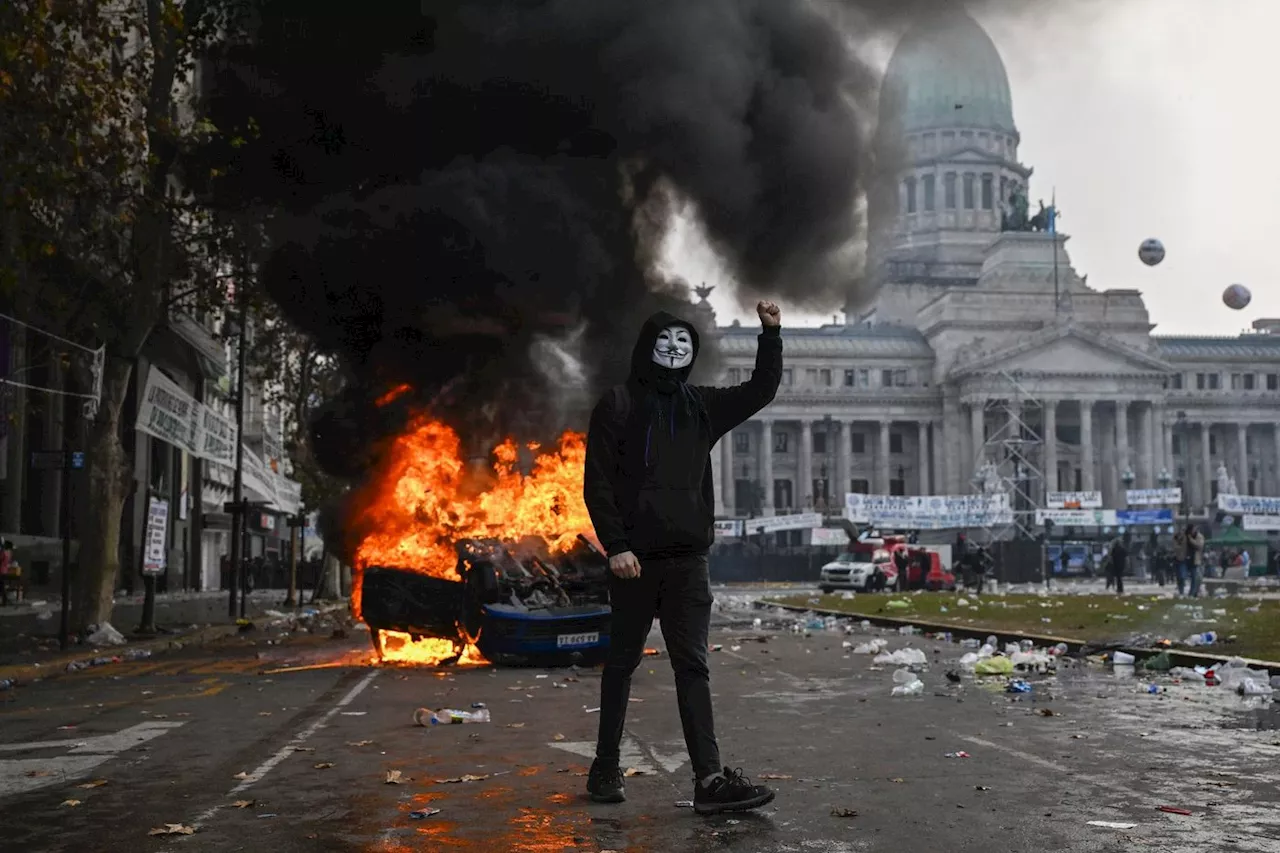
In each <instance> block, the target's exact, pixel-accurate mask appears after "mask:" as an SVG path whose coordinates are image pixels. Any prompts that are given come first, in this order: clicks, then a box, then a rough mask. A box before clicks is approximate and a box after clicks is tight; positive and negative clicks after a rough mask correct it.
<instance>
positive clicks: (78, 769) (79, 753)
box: [0, 720, 186, 797]
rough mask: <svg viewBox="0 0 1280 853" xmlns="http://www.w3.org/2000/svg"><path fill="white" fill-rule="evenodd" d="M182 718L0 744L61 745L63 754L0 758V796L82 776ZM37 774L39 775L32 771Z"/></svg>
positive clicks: (9, 747)
mask: <svg viewBox="0 0 1280 853" xmlns="http://www.w3.org/2000/svg"><path fill="white" fill-rule="evenodd" d="M184 725H186V722H185V721H184V722H172V723H170V722H161V721H159V720H154V721H151V722H147V723H139V724H138V725H136V726H130V727H129V728H127V729H122V730H121V731H118V732H114V733H112V734H105V735H97V736H95V737H88V738H81V739H79V740H65V739H64V740H44V741H31V742H28V743H6V744H0V752H42V751H45V750H51V749H65V750H67V754H66V755H58V756H49V757H45V758H12V759H5V760H0V797H5V796H10V795H13V794H21V793H26V792H27V791H35V790H38V789H40V788H47V787H49V786H50V785H59V784H62V783H65V782H66V781H68V780H70V779H76V778H79V777H81V776H85V775H87V774H88V773H89V771H90V770H92V769H93V768H95V767H97V766H98V765H99V764H103V763H105V762H107V761H110V760H111V759H112V758H114V757H115V756H117V755H119V754H120V753H122V752H125V751H127V750H130V749H132V748H134V747H136V746H138V745H139V744H143V743H146V742H147V741H149V740H155V739H156V738H158V737H160V736H161V735H163V734H165V733H167V732H169V731H172V730H173V729H176V728H178V727H180V726H184ZM34 774H40V775H34Z"/></svg>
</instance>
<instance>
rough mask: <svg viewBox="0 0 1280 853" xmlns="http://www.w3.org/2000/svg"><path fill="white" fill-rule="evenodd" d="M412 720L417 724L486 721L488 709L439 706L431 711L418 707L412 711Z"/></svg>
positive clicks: (434, 724) (487, 719)
mask: <svg viewBox="0 0 1280 853" xmlns="http://www.w3.org/2000/svg"><path fill="white" fill-rule="evenodd" d="M413 722H414V723H415V724H417V725H419V726H449V725H458V724H459V723H487V722H489V709H488V708H478V709H476V710H475V711H457V710H454V709H453V708H441V709H440V710H438V711H433V710H431V709H430V708H419V709H418V710H416V711H414V712H413Z"/></svg>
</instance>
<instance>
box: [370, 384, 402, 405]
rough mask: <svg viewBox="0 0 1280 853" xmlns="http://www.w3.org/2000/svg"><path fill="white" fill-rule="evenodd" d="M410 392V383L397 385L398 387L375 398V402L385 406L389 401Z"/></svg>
mask: <svg viewBox="0 0 1280 853" xmlns="http://www.w3.org/2000/svg"><path fill="white" fill-rule="evenodd" d="M408 393H409V386H408V385H397V386H396V387H394V388H392V389H391V390H390V391H388V392H387V393H385V394H383V395H382V396H381V397H379V398H378V399H376V400H374V401H373V402H374V405H375V406H385V405H387V404H388V403H391V402H393V401H395V400H397V399H399V398H400V397H403V396H404V395H405V394H408Z"/></svg>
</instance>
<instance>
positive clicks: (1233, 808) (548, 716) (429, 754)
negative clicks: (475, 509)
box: [0, 592, 1280, 853]
mask: <svg viewBox="0 0 1280 853" xmlns="http://www.w3.org/2000/svg"><path fill="white" fill-rule="evenodd" d="M744 597H749V596H744V595H743V593H740V592H738V593H733V594H730V595H729V596H726V598H728V599H730V600H729V601H726V602H725V603H726V604H731V607H730V610H735V609H736V607H734V606H732V605H737V604H738V603H739V602H740V601H741V600H742V599H743V598H744ZM726 612H727V611H722V615H721V616H720V617H719V618H718V622H719V624H718V626H717V627H716V628H715V629H714V630H713V639H712V642H713V643H714V644H717V645H719V646H720V650H718V651H713V652H712V653H711V663H712V679H713V682H712V683H713V689H714V690H715V693H716V697H717V710H718V714H719V719H718V729H719V733H720V740H721V745H722V751H723V754H724V760H725V761H726V763H729V764H731V765H733V766H739V765H741V766H742V767H743V768H744V769H745V771H746V772H747V774H748V775H749V776H752V777H753V778H754V779H756V780H762V781H764V782H765V784H769V785H773V786H776V787H777V789H778V792H779V794H778V798H777V800H776V801H775V803H774V804H773V805H772V806H771V807H769V808H768V809H766V810H763V811H761V812H759V813H755V814H743V815H737V816H724V817H716V818H709V819H706V818H699V817H696V816H695V815H694V814H693V812H692V810H690V809H687V808H681V807H679V806H677V802H678V801H682V800H687V799H690V798H691V785H690V780H689V774H690V771H689V766H688V763H687V759H686V755H685V750H684V744H683V742H682V740H681V738H680V726H679V720H678V716H677V713H676V706H675V698H674V687H673V685H672V679H671V674H670V669H669V664H668V662H667V661H666V659H665V657H664V656H662V655H658V656H654V657H648V658H646V659H645V661H644V663H643V664H642V666H641V668H640V669H639V670H638V671H637V674H636V678H635V684H634V688H633V692H632V696H633V704H632V706H631V709H630V716H629V718H628V739H627V741H626V743H625V744H624V754H623V763H624V764H625V765H626V766H627V767H628V768H630V769H632V770H633V771H634V773H633V775H632V776H631V778H628V779H627V794H628V802H627V803H626V804H624V805H621V806H600V805H593V804H590V803H589V802H587V800H586V799H585V797H584V795H583V785H584V782H585V778H584V776H585V772H586V769H587V766H588V765H589V763H590V756H591V754H592V751H593V748H594V739H595V725H596V721H597V717H596V715H595V714H594V713H591V709H594V708H595V707H596V705H597V702H598V688H599V684H598V679H599V674H598V671H592V670H584V671H581V672H577V673H572V672H570V671H568V670H558V671H543V670H533V669H526V670H521V669H494V668H491V667H479V668H474V669H455V670H428V669H400V668H390V667H381V668H375V667H369V666H367V665H365V664H363V663H362V661H363V660H364V659H365V658H366V657H367V650H368V643H367V635H366V634H364V633H352V634H351V635H350V636H349V637H347V638H342V639H329V638H319V637H314V636H308V637H294V638H290V640H289V641H287V642H286V643H284V644H283V645H273V646H267V645H266V644H265V642H260V641H257V640H254V639H252V638H234V639H232V640H228V641H225V642H222V643H219V644H216V645H213V646H207V647H204V648H201V649H183V650H181V651H178V652H173V653H169V654H165V655H160V656H157V657H156V658H154V659H150V660H143V661H135V662H124V663H120V664H116V665H114V666H110V667H106V668H103V669H101V670H96V671H95V670H89V671H84V672H79V673H73V674H70V675H67V676H65V677H62V678H58V679H54V680H50V681H46V682H40V683H36V684H33V685H30V686H26V687H22V688H20V689H17V690H13V691H9V692H7V693H4V694H0V701H3V705H2V706H0V827H3V829H2V835H0V849H4V850H15V851H16V850H22V851H50V853H57V851H68V853H70V851H85V850H94V851H117V850H118V851H137V850H145V851H173V853H178V851H191V853H199V851H206V850H207V851H214V850H217V851H226V850H244V851H258V850H267V849H270V850H273V851H279V853H292V851H312V850H323V851H329V850H339V851H341V850H350V851H382V852H383V853H398V851H418V850H424V851H429V850H457V851H508V850H510V851H531V852H532V851H538V853H541V851H561V850H583V851H603V850H619V851H621V850H627V851H686V850H687V851H710V850H719V849H733V850H743V851H779V853H781V851H810V850H812V851H854V850H892V849H908V850H929V849H936V850H947V851H963V850H974V851H978V850H981V851H984V853H991V851H1038V850H1051V849H1063V850H1087V851H1122V850H1131V849H1134V848H1135V847H1139V848H1144V847H1145V848H1149V849H1153V850H1160V851H1171V853H1180V852H1181V851H1187V853H1191V851H1197V853H1199V851H1203V850H1207V849H1231V850H1238V851H1273V850H1276V849H1278V848H1280V807H1278V806H1280V795H1278V794H1277V792H1276V785H1275V782H1276V779H1277V776H1278V775H1280V774H1278V773H1277V770H1276V761H1277V758H1280V734H1277V733H1276V732H1274V731H1272V730H1271V725H1272V723H1273V718H1272V717H1271V716H1270V715H1267V714H1264V713H1263V712H1261V711H1260V710H1259V709H1258V708H1256V707H1255V706H1253V705H1250V704H1246V702H1247V701H1248V700H1243V699H1238V698H1237V697H1235V696H1234V695H1230V694H1226V693H1225V692H1214V691H1213V690H1212V689H1211V688H1205V687H1201V686H1195V687H1187V686H1184V685H1169V686H1168V690H1167V692H1164V693H1161V694H1158V695H1150V694H1148V693H1147V692H1146V686H1147V683H1148V682H1146V681H1141V682H1139V681H1137V680H1136V679H1134V678H1133V677H1128V678H1125V677H1121V676H1116V675H1111V674H1109V673H1107V672H1106V671H1104V670H1102V669H1099V668H1092V667H1085V666H1084V665H1083V664H1075V665H1073V666H1070V667H1067V668H1065V669H1063V670H1062V671H1061V672H1060V673H1059V675H1058V676H1057V677H1056V678H1049V679H1042V680H1036V677H1032V679H1031V680H1032V681H1033V683H1034V689H1033V692H1032V693H1030V694H1026V695H1018V696H1015V695H1007V694H1006V693H1004V692H1003V683H1000V684H997V685H995V686H994V687H982V686H978V684H977V683H976V682H975V681H974V680H973V679H972V678H970V677H967V676H966V677H965V679H964V681H963V682H962V683H961V684H958V685H957V684H952V683H950V682H949V680H948V679H947V678H946V676H945V673H946V671H947V670H948V669H949V668H950V665H951V664H952V663H954V661H955V659H957V658H958V657H959V656H960V655H961V653H962V650H961V649H960V648H959V647H958V646H955V645H950V644H939V643H934V642H932V641H926V640H922V639H921V638H919V637H903V636H899V635H897V634H887V633H883V632H881V633H877V636H885V637H886V638H887V639H889V641H890V646H889V647H890V649H899V648H905V647H908V646H914V647H917V648H920V649H922V650H924V651H925V653H926V655H927V656H928V658H929V659H930V665H929V666H928V668H927V671H925V672H923V673H922V674H921V678H922V680H923V681H924V683H925V691H924V693H923V694H922V695H921V696H919V697H911V698H891V697H890V690H891V688H892V686H893V685H892V676H893V669H894V668H893V667H892V666H887V667H873V665H872V663H871V658H870V657H867V656H860V655H850V654H849V653H848V652H847V651H846V650H844V649H842V642H844V641H846V640H850V641H855V642H856V641H858V640H860V639H861V638H862V637H863V636H864V635H866V634H868V633H869V632H861V631H859V632H857V634H855V635H853V636H846V634H845V633H844V631H843V630H827V631H814V632H812V633H811V634H809V635H806V634H804V633H797V632H796V631H795V629H794V628H793V627H792V626H793V624H794V621H795V620H793V619H784V620H782V621H781V622H773V623H770V622H766V623H765V624H763V625H761V626H760V627H758V628H756V627H751V625H750V621H749V619H750V614H746V616H747V617H748V618H747V619H746V620H744V619H742V618H740V616H732V615H724V614H725V613H726ZM744 622H745V624H744ZM759 638H764V640H763V641H760V639H759ZM660 639H661V635H660V634H659V633H658V632H657V631H655V632H654V634H653V635H652V638H651V644H652V645H653V646H654V647H655V648H658V649H661V642H660ZM300 667H319V668H300ZM281 670H283V671H281ZM1164 681H1165V682H1167V681H1168V679H1165V680H1164ZM473 703H484V704H485V705H486V706H487V707H488V708H489V710H490V713H491V714H492V722H490V723H488V724H477V725H459V726H450V727H446V728H435V729H426V728H420V727H415V726H414V725H413V724H412V715H413V711H414V709H416V708H418V707H430V708H439V707H454V708H461V709H468V708H470V706H471V705H472V704H473ZM1042 709H1049V710H1052V711H1053V712H1055V713H1054V715H1052V716H1041V714H1042V713H1043V711H1042ZM960 752H963V753H967V754H968V756H969V757H967V758H959V757H952V758H949V757H947V755H948V753H952V754H954V753H960ZM395 771H398V772H399V774H398V777H397V776H396V774H395ZM389 774H391V775H390V778H393V779H396V778H398V781H399V784H394V783H389V782H388V778H389ZM1161 806H1173V807H1176V808H1182V809H1186V810H1189V811H1190V812H1191V813H1192V814H1191V815H1190V816H1184V815H1178V814H1170V813H1163V812H1161V811H1158V808H1159V807H1161ZM423 809H439V810H440V811H439V812H438V813H436V814H433V815H430V816H427V817H423V818H415V817H412V816H411V813H412V812H414V811H417V810H423ZM834 810H854V811H856V816H844V817H841V816H835V815H833V811H834ZM1090 821H1102V822H1111V823H1115V824H1120V825H1125V824H1132V825H1134V826H1133V827H1132V828H1114V827H1109V826H1091V825H1090V823H1089V822H1090ZM170 824H172V825H174V827H173V828H175V829H179V830H181V831H185V829H187V828H189V829H191V830H193V832H192V834H190V835H172V836H157V837H151V836H149V835H148V833H149V832H150V831H151V830H152V829H154V828H163V827H165V826H166V825H170Z"/></svg>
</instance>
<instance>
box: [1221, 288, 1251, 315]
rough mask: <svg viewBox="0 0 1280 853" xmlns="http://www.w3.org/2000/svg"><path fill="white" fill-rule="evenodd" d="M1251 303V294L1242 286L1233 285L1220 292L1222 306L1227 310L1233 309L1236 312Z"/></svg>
mask: <svg viewBox="0 0 1280 853" xmlns="http://www.w3.org/2000/svg"><path fill="white" fill-rule="evenodd" d="M1252 301H1253V294H1252V293H1250V292H1249V288H1247V287H1245V286H1244V285H1243V284H1233V285H1231V286H1230V287H1228V288H1227V289H1226V290H1224V291H1222V304H1224V305H1226V306H1227V307H1228V308H1234V309H1235V310H1236V311H1239V310H1241V309H1242V308H1244V307H1245V306H1246V305H1248V304H1249V303H1250V302H1252Z"/></svg>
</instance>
